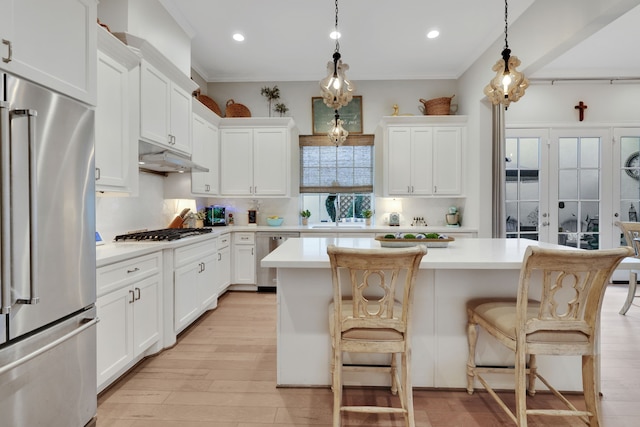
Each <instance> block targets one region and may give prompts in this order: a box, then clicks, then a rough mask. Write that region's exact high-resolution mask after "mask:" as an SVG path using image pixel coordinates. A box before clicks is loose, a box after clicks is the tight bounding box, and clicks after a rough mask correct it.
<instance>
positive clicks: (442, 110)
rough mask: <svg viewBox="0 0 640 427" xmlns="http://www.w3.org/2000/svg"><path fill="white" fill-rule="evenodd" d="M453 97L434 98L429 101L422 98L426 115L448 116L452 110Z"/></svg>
mask: <svg viewBox="0 0 640 427" xmlns="http://www.w3.org/2000/svg"><path fill="white" fill-rule="evenodd" d="M454 96H455V95H453V96H452V97H450V98H448V97H444V98H434V99H430V100H428V101H425V100H424V99H420V102H422V103H423V104H424V109H423V113H424V115H425V116H448V115H449V114H450V112H451V100H452V99H453V97H454Z"/></svg>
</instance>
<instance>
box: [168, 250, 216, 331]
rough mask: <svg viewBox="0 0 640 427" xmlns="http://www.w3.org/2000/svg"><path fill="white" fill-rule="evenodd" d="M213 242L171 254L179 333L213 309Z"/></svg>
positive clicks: (214, 258)
mask: <svg viewBox="0 0 640 427" xmlns="http://www.w3.org/2000/svg"><path fill="white" fill-rule="evenodd" d="M216 243H217V242H216V239H211V240H208V241H206V242H204V243H198V244H193V245H188V246H183V247H180V248H177V249H176V250H175V251H174V265H175V271H174V281H173V285H174V313H173V316H174V317H173V320H174V329H175V332H176V333H178V332H180V331H182V330H183V329H184V328H186V327H187V326H189V325H190V324H191V323H192V322H193V321H194V320H195V319H197V318H198V317H199V316H200V315H201V314H202V313H204V312H205V311H206V310H208V309H209V308H215V306H216V302H217V297H218V288H217V286H216V259H217V256H218V255H217V245H216Z"/></svg>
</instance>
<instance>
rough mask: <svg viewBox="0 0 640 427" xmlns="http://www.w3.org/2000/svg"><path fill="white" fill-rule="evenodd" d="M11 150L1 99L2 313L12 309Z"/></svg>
mask: <svg viewBox="0 0 640 427" xmlns="http://www.w3.org/2000/svg"><path fill="white" fill-rule="evenodd" d="M10 155H11V150H10V147H9V103H8V102H5V101H0V168H2V170H1V171H0V174H1V177H0V179H1V180H2V185H1V187H0V206H2V210H3V212H2V218H0V220H1V221H2V222H1V223H0V230H1V233H2V234H1V236H0V258H1V259H2V277H0V313H2V314H7V313H9V312H10V311H11V240H10V239H9V236H10V230H11V216H10V215H9V213H8V212H6V210H8V209H9V206H11V200H10V182H11V174H10V171H11V157H10Z"/></svg>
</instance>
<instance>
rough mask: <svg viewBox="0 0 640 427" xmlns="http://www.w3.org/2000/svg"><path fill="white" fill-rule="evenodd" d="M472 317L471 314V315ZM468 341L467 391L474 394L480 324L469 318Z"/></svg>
mask: <svg viewBox="0 0 640 427" xmlns="http://www.w3.org/2000/svg"><path fill="white" fill-rule="evenodd" d="M469 319H471V315H470V316H469ZM467 341H468V345H469V356H468V359H467V393H469V394H473V381H474V378H475V375H476V374H475V370H476V343H477V342H478V325H477V324H476V323H473V322H472V321H471V320H469V323H467Z"/></svg>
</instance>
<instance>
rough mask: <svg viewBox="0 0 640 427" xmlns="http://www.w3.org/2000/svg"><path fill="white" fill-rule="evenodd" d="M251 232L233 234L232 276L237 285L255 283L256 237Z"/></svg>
mask: <svg viewBox="0 0 640 427" xmlns="http://www.w3.org/2000/svg"><path fill="white" fill-rule="evenodd" d="M255 235H256V234H255V233H252V232H238V233H234V234H233V277H232V281H233V283H234V284H238V285H255V284H256V237H255Z"/></svg>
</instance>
